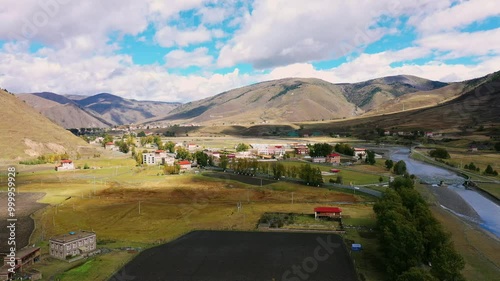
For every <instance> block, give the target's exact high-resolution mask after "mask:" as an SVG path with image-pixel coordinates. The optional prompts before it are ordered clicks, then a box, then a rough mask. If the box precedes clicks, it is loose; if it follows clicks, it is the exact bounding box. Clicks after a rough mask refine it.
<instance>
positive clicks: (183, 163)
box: [179, 160, 191, 165]
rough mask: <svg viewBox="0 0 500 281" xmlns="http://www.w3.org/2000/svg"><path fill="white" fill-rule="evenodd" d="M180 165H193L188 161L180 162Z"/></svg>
mask: <svg viewBox="0 0 500 281" xmlns="http://www.w3.org/2000/svg"><path fill="white" fill-rule="evenodd" d="M179 165H191V162H189V161H188V160H183V161H179Z"/></svg>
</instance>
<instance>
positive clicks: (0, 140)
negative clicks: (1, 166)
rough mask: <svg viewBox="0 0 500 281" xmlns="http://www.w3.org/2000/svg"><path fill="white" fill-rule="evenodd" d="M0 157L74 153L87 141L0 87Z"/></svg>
mask: <svg viewBox="0 0 500 281" xmlns="http://www.w3.org/2000/svg"><path fill="white" fill-rule="evenodd" d="M0 104H2V106H1V107H0V114H1V116H2V122H0V131H1V132H2V133H1V134H0V150H1V151H2V154H1V156H0V158H2V159H25V158H32V157H36V156H39V155H42V154H46V153H63V152H68V153H73V152H76V151H77V150H78V149H79V148H80V147H81V146H82V147H86V146H87V143H86V142H84V141H83V140H82V139H80V138H78V137H75V136H74V135H73V134H71V133H70V132H69V131H67V130H65V129H64V128H62V127H60V126H58V125H57V124H55V123H53V122H52V121H50V120H49V119H47V118H46V117H44V116H43V115H42V114H40V113H38V112H36V110H34V109H33V108H32V107H31V106H29V105H28V104H26V103H25V102H23V101H22V100H20V99H18V98H17V97H16V96H14V95H13V94H10V93H7V92H5V91H3V90H0Z"/></svg>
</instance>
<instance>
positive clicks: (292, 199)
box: [292, 192, 293, 205]
mask: <svg viewBox="0 0 500 281" xmlns="http://www.w3.org/2000/svg"><path fill="white" fill-rule="evenodd" d="M292 205H293V192H292Z"/></svg>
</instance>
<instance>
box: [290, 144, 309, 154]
mask: <svg viewBox="0 0 500 281" xmlns="http://www.w3.org/2000/svg"><path fill="white" fill-rule="evenodd" d="M293 149H294V150H295V154H297V155H309V147H307V145H297V146H295V147H294V148H293Z"/></svg>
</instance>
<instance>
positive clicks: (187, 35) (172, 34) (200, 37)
mask: <svg viewBox="0 0 500 281" xmlns="http://www.w3.org/2000/svg"><path fill="white" fill-rule="evenodd" d="M211 39H212V32H211V31H210V30H208V29H207V28H206V27H205V26H203V25H200V26H198V27H196V28H194V29H185V30H179V29H177V28H176V27H171V26H165V27H163V28H161V29H160V30H158V32H156V34H155V40H156V42H158V44H159V45H160V46H162V47H172V46H181V47H185V46H189V45H192V44H199V43H203V42H207V41H210V40H211Z"/></svg>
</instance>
